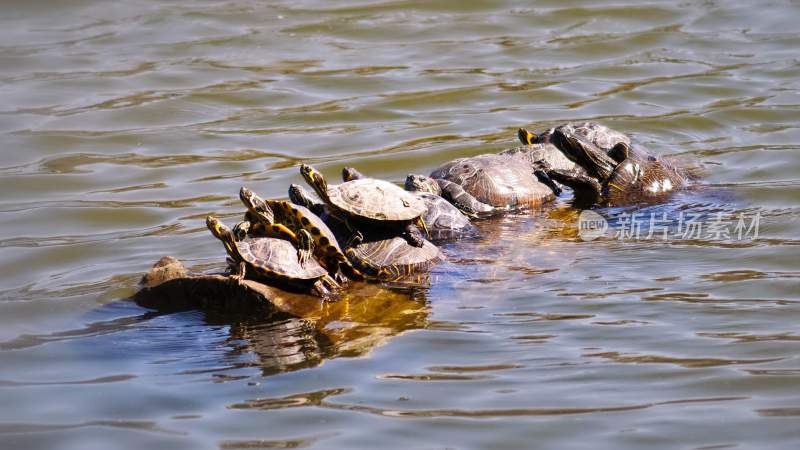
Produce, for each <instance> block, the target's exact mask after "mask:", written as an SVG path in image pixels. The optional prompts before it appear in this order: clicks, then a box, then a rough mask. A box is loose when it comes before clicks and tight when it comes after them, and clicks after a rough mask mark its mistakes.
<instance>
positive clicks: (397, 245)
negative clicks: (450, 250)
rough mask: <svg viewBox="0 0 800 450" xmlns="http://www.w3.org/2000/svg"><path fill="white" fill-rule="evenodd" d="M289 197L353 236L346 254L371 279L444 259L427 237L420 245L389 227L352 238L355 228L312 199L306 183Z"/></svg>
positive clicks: (342, 233) (389, 276)
mask: <svg viewBox="0 0 800 450" xmlns="http://www.w3.org/2000/svg"><path fill="white" fill-rule="evenodd" d="M289 199H290V200H291V201H292V202H293V203H295V204H298V205H302V206H304V207H306V208H308V209H309V210H311V211H315V212H318V213H319V216H320V217H321V218H322V219H323V220H325V221H326V223H327V224H328V226H329V227H330V228H331V229H332V230H333V231H334V233H336V235H337V236H340V237H341V238H342V239H344V240H348V239H349V241H350V243H349V245H348V246H346V248H345V250H344V253H345V254H346V255H347V257H348V259H349V260H350V262H351V263H352V264H353V266H354V267H355V268H356V269H358V270H359V271H360V272H361V273H363V274H364V275H366V276H368V277H370V278H377V279H380V280H384V281H393V280H398V279H400V278H403V277H405V276H407V275H410V274H412V273H415V272H420V271H425V270H428V269H430V268H431V267H432V266H433V265H434V264H436V263H437V262H439V261H441V260H443V259H444V255H443V254H442V252H441V251H440V250H439V249H438V248H437V247H436V246H435V245H433V244H431V243H430V242H428V241H427V240H423V244H422V246H420V247H416V246H413V245H410V244H409V243H408V242H407V241H406V240H405V239H403V238H401V237H398V236H395V235H392V233H391V232H388V231H386V230H373V231H371V232H367V233H366V236H365V235H362V234H361V232H356V233H354V234H355V236H353V237H352V238H351V237H350V236H351V231H350V230H349V229H348V228H347V226H345V224H344V222H343V221H341V220H340V219H339V218H337V217H336V216H333V215H330V214H329V213H328V210H327V207H326V205H325V204H324V203H321V202H319V201H317V200H316V199H314V198H312V197H311V194H310V193H309V192H307V191H306V190H305V189H303V187H302V186H299V185H296V184H293V185H291V186H290V187H289Z"/></svg>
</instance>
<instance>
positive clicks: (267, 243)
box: [206, 216, 336, 297]
mask: <svg viewBox="0 0 800 450" xmlns="http://www.w3.org/2000/svg"><path fill="white" fill-rule="evenodd" d="M206 226H207V227H208V229H209V230H210V231H211V234H213V235H214V237H216V238H217V239H219V240H220V241H222V243H223V244H224V245H225V250H226V251H227V253H228V256H230V258H231V259H233V261H234V263H235V267H234V270H233V274H232V276H231V277H232V279H233V280H236V281H241V280H242V279H244V278H245V276H246V275H247V273H248V272H254V273H255V274H256V276H257V277H258V278H260V279H264V280H266V281H273V282H278V283H279V284H282V285H286V286H293V287H300V288H302V289H303V290H308V291H309V292H310V293H312V294H315V295H318V296H321V297H328V296H329V295H330V294H331V292H330V290H329V289H328V288H329V287H335V286H336V282H335V281H334V280H332V279H331V278H330V277H329V276H328V272H327V271H326V270H325V269H324V268H323V267H322V266H320V265H319V263H317V262H316V261H315V260H314V259H311V260H309V261H307V262H306V263H305V264H300V261H299V260H298V258H297V249H296V248H295V246H294V245H292V243H291V242H289V241H287V240H284V239H278V238H271V237H263V238H246V237H245V236H241V235H240V236H235V235H234V233H233V232H232V231H231V230H230V229H229V228H228V227H227V226H225V224H224V223H222V221H220V220H219V219H217V218H216V217H213V216H208V217H207V218H206ZM236 228H237V230H238V231H246V228H247V225H246V224H240V225H238V226H237V227H236ZM299 236H300V239H301V241H302V242H303V243H304V244H305V245H312V246H313V241H312V240H311V237H310V236H308V235H307V233H306V232H302V233H300V234H299ZM242 238H243V239H242Z"/></svg>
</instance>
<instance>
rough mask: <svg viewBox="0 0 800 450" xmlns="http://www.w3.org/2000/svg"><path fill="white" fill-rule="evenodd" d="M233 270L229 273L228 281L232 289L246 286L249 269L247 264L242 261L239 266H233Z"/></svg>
mask: <svg viewBox="0 0 800 450" xmlns="http://www.w3.org/2000/svg"><path fill="white" fill-rule="evenodd" d="M233 267H234V268H233V271H232V272H231V274H230V275H228V283H230V287H231V288H232V289H238V288H241V287H242V286H244V277H245V273H246V270H247V265H246V264H245V263H243V262H240V263H239V264H238V265H237V266H233Z"/></svg>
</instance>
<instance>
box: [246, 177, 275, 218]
mask: <svg viewBox="0 0 800 450" xmlns="http://www.w3.org/2000/svg"><path fill="white" fill-rule="evenodd" d="M239 199H241V200H242V203H244V206H246V207H247V210H248V211H249V212H250V213H252V214H253V215H255V216H256V218H257V219H258V220H260V221H261V222H263V223H265V224H268V225H269V224H272V223H274V222H275V214H274V213H273V211H272V208H270V207H269V205H267V202H265V201H264V200H263V199H262V198H261V197H259V196H258V195H257V194H256V193H255V192H253V191H251V190H250V189H247V188H246V187H244V186H242V188H241V189H239Z"/></svg>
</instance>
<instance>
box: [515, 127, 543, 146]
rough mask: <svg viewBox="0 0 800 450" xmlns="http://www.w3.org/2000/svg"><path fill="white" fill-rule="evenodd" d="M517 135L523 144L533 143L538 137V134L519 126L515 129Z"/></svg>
mask: <svg viewBox="0 0 800 450" xmlns="http://www.w3.org/2000/svg"><path fill="white" fill-rule="evenodd" d="M517 137H518V138H519V141H520V142H522V143H523V144H524V145H531V144H535V143H536V140H537V139H539V136H538V135H536V133H532V132H530V131H528V130H526V129H525V128H520V129H519V130H517Z"/></svg>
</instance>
